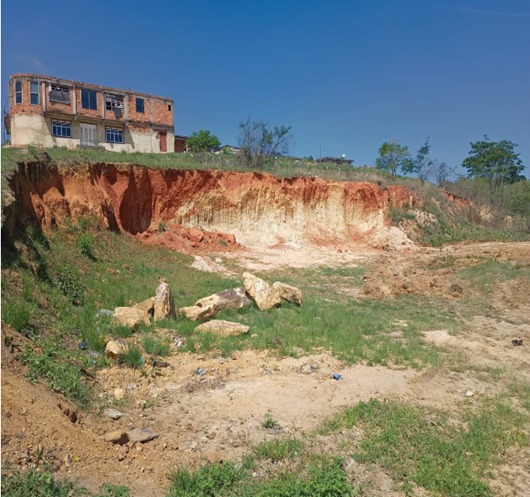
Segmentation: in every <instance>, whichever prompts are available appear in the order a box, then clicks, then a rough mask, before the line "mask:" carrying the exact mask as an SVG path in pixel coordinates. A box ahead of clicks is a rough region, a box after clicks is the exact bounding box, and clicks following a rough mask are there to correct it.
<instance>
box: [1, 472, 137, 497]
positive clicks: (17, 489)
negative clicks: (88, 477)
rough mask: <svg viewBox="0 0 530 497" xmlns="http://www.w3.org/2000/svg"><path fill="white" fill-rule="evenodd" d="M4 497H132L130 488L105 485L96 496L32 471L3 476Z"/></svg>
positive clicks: (49, 475) (68, 481)
mask: <svg viewBox="0 0 530 497" xmlns="http://www.w3.org/2000/svg"><path fill="white" fill-rule="evenodd" d="M2 495H3V496H4V497H29V496H39V497H130V495H131V494H130V491H129V489H128V487H125V486H122V485H113V484H112V483H104V484H103V485H101V486H100V487H99V491H98V492H97V493H96V494H93V493H92V492H89V491H88V490H87V489H85V488H82V487H78V486H77V485H76V484H75V483H74V482H72V481H70V480H56V479H54V477H53V475H52V474H51V473H50V472H49V471H38V470H34V469H30V470H27V471H25V472H24V473H20V472H15V473H12V474H4V472H3V474H2Z"/></svg>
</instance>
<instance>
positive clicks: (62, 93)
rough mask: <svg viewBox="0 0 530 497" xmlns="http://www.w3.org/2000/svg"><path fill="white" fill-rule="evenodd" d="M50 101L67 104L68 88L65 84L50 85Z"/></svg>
mask: <svg viewBox="0 0 530 497" xmlns="http://www.w3.org/2000/svg"><path fill="white" fill-rule="evenodd" d="M50 102H58V103H61V104H69V103H70V88H67V87H66V86H59V85H50Z"/></svg>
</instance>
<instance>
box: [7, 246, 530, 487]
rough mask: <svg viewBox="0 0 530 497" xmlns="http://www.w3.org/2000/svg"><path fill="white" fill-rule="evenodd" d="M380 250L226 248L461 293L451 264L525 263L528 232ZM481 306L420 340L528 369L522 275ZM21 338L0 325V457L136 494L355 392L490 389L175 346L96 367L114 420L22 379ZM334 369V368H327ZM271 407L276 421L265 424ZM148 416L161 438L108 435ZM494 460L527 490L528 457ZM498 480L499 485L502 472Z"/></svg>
mask: <svg viewBox="0 0 530 497" xmlns="http://www.w3.org/2000/svg"><path fill="white" fill-rule="evenodd" d="M280 242H281V241H280ZM386 248H387V250H383V249H381V248H374V247H373V244H372V245H371V246H368V245H363V244H357V245H351V246H347V247H346V246H340V247H339V246H332V245H331V246H324V247H320V248H309V247H299V246H294V245H293V246H289V245H286V244H282V243H279V244H278V245H277V246H276V247H272V248H271V247H253V248H252V247H251V248H249V247H247V250H246V251H243V252H241V253H234V254H233V255H232V256H231V257H234V258H236V260H237V262H238V263H239V264H241V265H242V266H244V267H248V268H249V269H251V270H256V269H260V270H265V269H274V268H279V267H284V266H285V267H292V266H296V267H308V266H314V265H328V266H339V265H341V266H344V265H350V266H353V265H355V264H359V263H363V264H369V267H370V271H369V272H368V274H367V275H366V281H365V285H364V287H363V290H362V293H364V294H365V295H369V296H371V297H374V298H389V297H392V296H395V295H399V294H402V293H411V292H416V293H424V294H430V295H437V294H440V295H441V294H449V295H451V294H453V298H460V296H461V294H468V295H469V294H471V295H472V293H473V292H474V291H475V289H473V288H472V287H470V286H466V283H465V282H462V281H460V280H459V281H458V285H459V287H456V286H453V282H454V283H456V280H455V274H454V271H455V268H460V267H465V266H466V265H469V264H472V263H473V261H477V260H481V259H484V260H486V259H495V260H498V261H514V262H518V263H520V264H523V265H526V266H528V265H529V264H530V243H475V244H462V245H454V246H447V247H444V248H442V249H433V248H419V247H412V246H410V245H406V246H405V245H404V246H402V247H401V249H400V250H391V251H389V250H388V247H386ZM223 257H227V256H226V255H224V256H223ZM449 258H451V259H450V260H451V264H450V265H449V264H447V262H448V261H449ZM360 297H362V296H360ZM490 304H491V305H490V307H489V308H488V310H487V312H485V313H484V315H476V316H472V315H470V316H469V318H468V321H467V326H466V330H465V332H463V333H461V334H459V335H458V336H453V335H451V334H449V333H448V331H447V330H443V329H434V330H431V331H429V332H427V333H425V340H426V341H427V342H429V343H432V344H434V345H435V346H438V347H442V348H443V349H444V350H445V351H448V352H449V353H453V352H454V353H458V354H463V355H464V357H465V358H466V360H467V361H468V363H469V364H470V365H472V366H473V365H476V366H477V368H478V369H480V367H482V366H488V365H490V366H496V367H499V368H507V369H508V370H513V371H517V372H518V373H520V374H523V375H525V376H526V377H527V378H528V379H529V380H530V356H529V354H528V347H529V346H530V324H529V323H530V282H529V281H525V280H519V279H517V278H516V279H514V280H511V281H510V282H507V283H506V284H501V285H499V286H498V287H496V288H495V289H494V291H493V292H492V295H491V301H490ZM398 331H399V324H397V326H396V332H398ZM514 338H518V339H521V340H523V346H517V347H515V346H513V345H512V342H511V341H512V339H514ZM19 340H20V337H17V336H16V335H15V334H14V332H12V330H9V329H7V327H4V330H3V340H2V459H3V461H4V462H5V461H11V462H13V463H15V464H17V465H19V466H21V467H25V466H27V465H30V464H32V463H35V462H37V461H38V460H40V461H46V462H48V463H50V464H52V466H53V467H54V469H55V470H56V471H57V474H58V475H59V476H68V477H71V478H76V479H78V480H79V482H80V483H81V484H83V485H86V486H88V487H89V488H96V487H97V486H98V485H99V484H101V483H103V482H110V483H114V484H122V485H128V486H129V487H130V488H131V494H132V495H133V496H145V497H158V496H162V495H163V494H164V491H165V489H166V488H167V485H168V475H169V474H170V472H171V471H172V470H174V469H175V468H176V467H177V466H180V467H186V468H193V467H197V466H199V465H202V464H204V463H205V462H208V461H219V460H237V459H240V458H241V457H242V456H243V455H244V454H245V453H247V452H248V451H249V449H250V447H251V446H252V445H254V444H256V443H258V442H261V441H264V440H273V439H274V438H275V437H278V436H279V435H281V434H282V433H283V434H285V433H288V434H289V433H292V434H296V435H297V436H300V437H302V436H303V434H304V433H306V432H308V431H310V430H313V429H314V428H316V427H317V426H319V425H320V424H322V423H323V422H324V421H326V420H327V419H330V418H331V417H333V415H334V414H337V413H338V412H339V411H340V410H341V409H343V408H345V407H349V406H352V405H354V404H356V403H357V402H359V401H361V400H369V399H370V398H379V399H400V400H404V401H408V402H412V403H415V404H418V405H427V406H434V407H442V408H444V409H451V407H452V406H454V407H455V408H457V407H458V406H459V405H460V404H462V403H464V402H473V401H474V400H476V399H480V398H481V397H483V396H487V395H490V394H493V393H495V392H496V391H497V390H498V388H499V386H498V385H497V384H496V383H495V382H492V381H491V380H486V379H484V377H483V376H481V375H479V374H473V373H472V372H470V371H469V370H466V371H465V372H458V371H449V370H445V369H443V368H442V369H440V370H436V371H434V370H430V369H425V370H412V369H405V368H386V367H381V366H379V367H369V366H366V365H361V364H358V365H354V366H346V365H345V364H343V363H341V362H340V361H338V360H337V359H335V358H333V357H331V356H330V355H329V354H327V353H326V352H324V351H321V352H319V353H315V354H313V355H309V356H301V357H299V358H284V359H280V358H277V357H275V356H274V355H272V354H268V353H266V352H253V351H245V352H242V353H237V354H235V355H234V357H232V358H229V359H227V358H222V357H217V356H215V355H214V356H207V355H205V356H200V355H197V354H188V353H182V352H179V350H178V349H175V350H174V354H173V355H172V356H171V357H169V358H168V359H167V362H168V363H169V365H168V367H164V368H160V369H159V371H158V373H157V374H156V375H152V376H151V375H142V374H141V373H140V372H139V371H134V370H130V369H127V368H121V367H111V368H109V369H105V370H102V371H100V372H99V373H98V375H97V383H96V384H95V388H96V390H97V391H98V392H99V396H100V400H101V401H102V403H103V404H107V405H108V406H109V407H111V406H112V405H114V406H115V407H116V408H117V409H118V410H119V411H121V412H122V413H123V416H122V417H121V419H119V420H116V421H113V420H111V419H110V418H109V417H107V416H104V415H103V414H102V413H94V414H89V415H85V414H83V413H80V412H76V411H75V408H74V406H73V405H71V404H69V403H68V402H66V401H65V400H64V399H61V398H60V397H59V396H57V395H55V394H54V393H52V392H50V391H49V390H47V389H46V388H45V387H43V386H42V385H34V384H31V383H29V382H28V381H27V380H26V379H25V377H24V371H23V368H22V366H21V365H20V364H19V363H18V362H17V361H15V360H14V358H13V354H12V353H11V352H10V348H11V349H12V348H13V345H16V344H17V341H19ZM6 342H7V343H8V344H9V345H10V348H8V347H7V346H6ZM332 373H339V374H340V375H342V377H343V379H342V380H341V381H336V380H334V379H332V378H331V374H332ZM469 391H472V392H473V397H471V398H469V396H468V397H466V393H467V392H469ZM72 413H75V415H74V414H72ZM267 413H269V415H270V416H272V418H273V419H274V420H275V421H277V423H278V425H279V427H280V428H278V429H272V430H270V429H269V430H266V429H264V427H263V421H264V419H265V416H266V415H267ZM75 418H77V419H75ZM143 427H152V428H153V429H154V430H155V431H156V433H157V434H158V435H159V437H158V438H156V439H155V440H153V441H150V442H147V443H144V444H141V443H138V442H137V443H129V444H127V445H124V446H121V445H119V444H117V445H113V444H112V443H109V442H106V441H105V439H104V436H105V434H106V433H108V432H110V431H114V430H123V431H128V430H131V429H133V428H143ZM351 466H352V467H351V468H349V471H352V472H354V473H355V475H356V477H358V478H363V477H364V478H372V479H374V478H376V479H377V484H376V488H375V490H374V495H400V494H397V493H395V492H394V491H393V490H391V483H389V480H388V477H386V476H385V475H384V473H382V472H381V474H380V475H379V476H377V475H376V476H375V477H374V474H373V472H372V473H371V475H367V470H366V468H363V467H361V466H360V465H357V463H354V462H353V461H351ZM503 471H504V472H505V473H506V478H510V473H514V472H515V473H516V474H517V478H516V484H515V487H513V486H512V487H510V491H514V488H515V494H511V495H517V496H519V497H523V496H524V495H528V494H527V493H525V492H527V489H528V488H530V469H529V468H528V467H526V468H525V465H524V462H521V464H520V465H515V466H511V467H510V468H504V470H503V469H502V468H501V469H500V470H499V474H500V475H501V476H502V474H503ZM363 475H364V476H363ZM499 478H500V481H501V483H499V485H498V491H499V495H501V494H503V493H504V489H503V486H502V478H504V477H502V478H501V477H499ZM385 489H386V490H385Z"/></svg>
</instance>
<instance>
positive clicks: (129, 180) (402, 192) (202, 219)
mask: <svg viewBox="0 0 530 497" xmlns="http://www.w3.org/2000/svg"><path fill="white" fill-rule="evenodd" d="M19 167H20V169H19V171H18V173H17V174H16V175H14V176H13V179H12V180H11V181H12V184H11V187H12V190H13V192H14V200H13V201H12V202H11V203H10V204H8V205H6V206H5V207H4V213H3V216H4V220H3V221H4V223H3V226H4V229H5V230H6V231H7V233H8V234H12V233H13V232H14V231H15V230H16V229H17V228H23V227H25V226H27V225H28V224H30V223H33V224H38V225H40V226H41V227H42V228H44V229H50V228H52V227H53V226H55V225H63V224H65V223H66V222H67V221H68V220H70V219H75V218H77V217H79V216H83V215H88V214H92V215H95V216H97V218H98V219H99V222H100V223H101V225H102V226H104V227H106V228H108V229H112V230H120V231H124V232H127V233H130V234H132V235H141V236H142V238H143V239H145V240H147V239H152V238H155V239H156V240H159V241H160V243H163V244H165V245H169V246H171V245H172V244H174V245H175V248H177V249H180V250H182V249H187V248H190V249H198V248H199V247H200V246H204V245H212V244H213V245H214V246H216V247H217V248H219V249H221V248H223V247H233V246H234V245H235V242H236V241H237V242H239V243H242V244H245V245H246V244H258V245H264V244H265V245H273V244H277V243H278V242H280V243H290V244H308V243H311V244H317V245H321V244H329V243H340V242H342V243H344V242H348V241H350V240H357V241H358V240H359V237H366V236H367V235H369V236H371V237H375V238H374V239H376V240H377V242H376V243H379V244H380V243H385V240H384V236H383V239H382V238H381V235H382V234H384V233H385V232H386V231H387V227H388V223H387V221H386V216H387V213H388V210H389V207H390V206H401V205H404V204H407V205H411V206H413V205H415V204H416V203H417V202H418V201H417V199H416V198H415V197H414V196H413V195H412V194H411V192H410V191H409V190H407V189H406V188H405V187H402V186H391V187H388V188H387V189H384V188H381V187H380V186H378V185H376V184H372V183H366V182H355V183H354V182H342V181H324V180H322V179H320V178H316V177H304V178H276V177H274V176H272V175H270V174H265V173H256V172H248V173H247V172H223V171H213V170H204V171H199V170H175V169H166V170H162V169H148V168H146V167H143V166H133V165H117V164H92V165H86V166H79V165H77V166H76V167H75V168H74V167H69V166H60V165H59V166H58V165H57V164H56V163H51V162H50V163H45V162H33V163H24V164H21V165H20V166H19ZM183 228H184V229H190V228H193V229H194V230H195V232H194V233H190V232H189V231H187V232H186V231H183ZM164 232H168V233H167V234H165V235H162V236H159V235H160V234H161V233H164ZM201 232H202V235H201V234H200V233H201ZM209 232H217V234H214V235H212V234H210V233H209ZM219 233H223V234H226V235H227V236H221V235H220V234H219ZM391 238H392V239H394V238H395V236H393V237H391ZM401 238H402V239H401V240H400V241H399V243H400V244H403V243H405V244H406V242H407V239H406V237H405V236H404V235H402V237H401ZM186 240H188V241H190V243H187V242H186ZM180 241H182V243H178V242H180ZM209 248H212V247H211V246H209Z"/></svg>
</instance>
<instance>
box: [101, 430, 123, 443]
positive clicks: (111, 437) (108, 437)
mask: <svg viewBox="0 0 530 497" xmlns="http://www.w3.org/2000/svg"><path fill="white" fill-rule="evenodd" d="M128 441H129V436H128V434H127V433H125V432H124V431H121V430H116V431H110V432H108V433H105V442H111V443H113V444H120V445H124V444H126V443H127V442H128Z"/></svg>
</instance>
